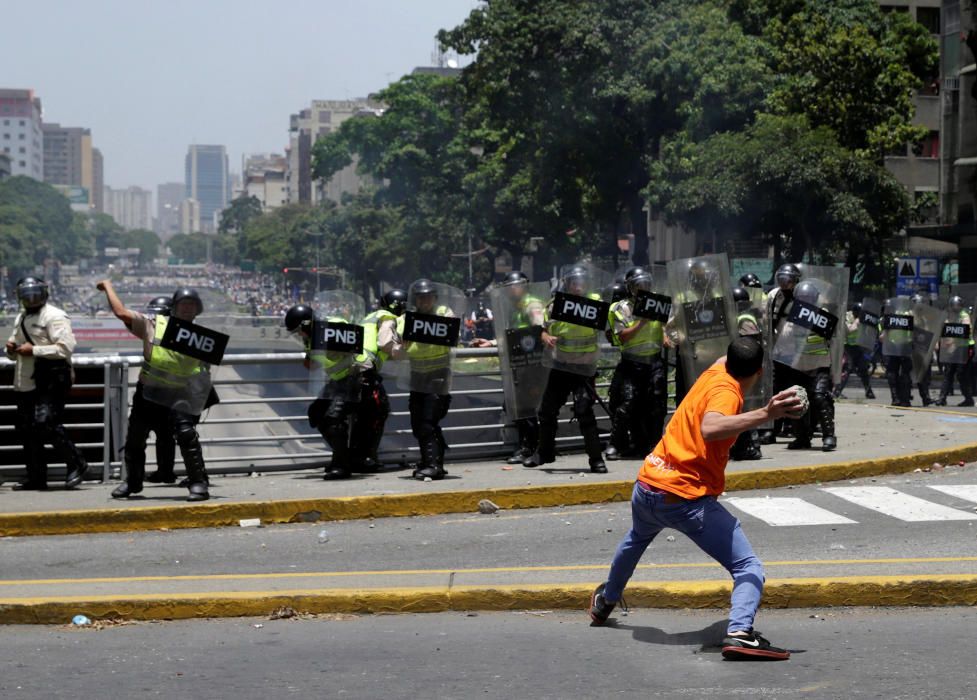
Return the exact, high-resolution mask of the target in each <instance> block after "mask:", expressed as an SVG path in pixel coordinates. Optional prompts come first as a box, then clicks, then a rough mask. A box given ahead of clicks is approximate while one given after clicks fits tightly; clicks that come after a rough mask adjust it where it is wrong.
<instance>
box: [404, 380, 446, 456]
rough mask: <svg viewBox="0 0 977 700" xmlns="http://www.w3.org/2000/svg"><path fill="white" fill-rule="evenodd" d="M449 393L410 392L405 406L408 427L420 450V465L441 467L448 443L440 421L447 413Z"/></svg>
mask: <svg viewBox="0 0 977 700" xmlns="http://www.w3.org/2000/svg"><path fill="white" fill-rule="evenodd" d="M450 406H451V394H430V393H426V392H422V391H412V392H410V397H409V398H408V400H407V408H408V409H409V410H410V429H411V432H412V433H413V434H414V437H415V438H416V439H417V446H418V447H419V448H420V450H421V466H422V467H435V468H438V467H443V466H444V451H445V450H446V449H447V447H448V443H447V442H446V441H445V439H444V434H443V433H442V432H441V421H442V420H443V419H444V417H445V416H446V415H448V408H449V407H450Z"/></svg>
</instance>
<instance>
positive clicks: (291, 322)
mask: <svg viewBox="0 0 977 700" xmlns="http://www.w3.org/2000/svg"><path fill="white" fill-rule="evenodd" d="M313 321H315V311H313V310H312V307H311V306H306V305H305V304H296V305H295V306H293V307H292V308H290V309H289V310H288V311H286V312H285V330H287V331H288V332H289V333H297V332H298V331H299V330H302V329H305V330H306V331H307V332H309V333H310V334H311V332H312V323H313Z"/></svg>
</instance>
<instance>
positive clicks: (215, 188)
mask: <svg viewBox="0 0 977 700" xmlns="http://www.w3.org/2000/svg"><path fill="white" fill-rule="evenodd" d="M185 194H186V198H187V199H195V200H196V201H197V202H199V204H200V225H201V227H202V228H201V229H200V230H202V231H204V232H207V233H214V232H215V231H216V230H217V224H216V218H217V216H218V215H219V214H220V212H221V211H223V210H224V209H225V208H226V207H227V205H228V203H229V202H230V201H231V179H230V176H229V174H228V168H227V150H226V149H225V148H224V147H223V146H198V145H193V146H190V147H189V148H188V149H187V157H186V191H185Z"/></svg>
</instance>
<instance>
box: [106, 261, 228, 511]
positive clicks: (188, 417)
mask: <svg viewBox="0 0 977 700" xmlns="http://www.w3.org/2000/svg"><path fill="white" fill-rule="evenodd" d="M96 287H97V288H98V289H99V290H101V291H103V292H105V296H106V299H107V300H108V302H109V306H110V307H111V309H112V313H114V314H115V316H116V318H118V319H119V320H120V321H122V322H123V323H124V324H125V325H126V327H127V328H128V329H129V331H130V332H131V333H132V334H133V335H134V336H136V337H137V338H140V339H141V340H142V341H143V366H142V370H141V371H140V372H139V380H138V382H137V384H136V392H135V394H134V395H133V397H132V410H131V411H130V412H129V428H128V432H127V434H126V444H125V465H126V480H125V481H124V482H122V484H120V485H119V486H118V487H117V488H116V489H115V490H114V491H112V497H113V498H128V497H129V496H133V495H135V494H137V493H139V492H141V491H142V489H143V481H144V479H145V472H146V440H147V438H148V437H149V433H150V432H151V431H153V430H154V429H155V428H156V427H157V426H162V425H168V426H169V432H170V434H172V435H173V437H174V438H175V440H176V443H177V445H179V447H180V454H181V455H182V456H183V464H184V466H185V467H186V470H187V488H188V490H189V495H188V496H187V500H188V501H205V500H207V499H208V498H210V491H209V489H208V485H209V480H208V478H207V469H206V465H205V463H204V453H203V448H202V447H201V446H200V436H199V435H198V433H197V423H199V421H200V410H202V409H204V408H207V407H208V406H209V405H211V404H213V403H216V394H215V393H214V391H213V387H212V386H211V383H210V381H209V378H207V381H201V380H200V377H205V378H206V369H207V368H206V367H205V366H204V363H202V362H200V361H198V360H196V359H195V358H192V357H189V356H187V355H183V354H181V353H178V352H175V351H173V350H166V349H164V348H163V347H162V346H161V345H159V344H158V343H154V340H156V339H158V338H162V337H163V335H164V333H165V331H166V327H167V325H168V322H169V319H170V318H176V319H179V320H180V321H186V322H192V321H193V320H194V319H195V318H196V317H197V316H199V315H200V314H201V313H203V310H204V304H203V301H202V300H201V298H200V295H199V294H198V293H197V291H196V290H194V289H191V288H189V287H181V288H179V289H177V290H176V291H175V292H174V293H173V296H172V297H171V298H170V303H171V310H170V316H163V315H156V316H153V317H146V316H144V315H143V314H141V313H139V312H138V311H133V310H132V309H129V308H126V306H125V305H124V304H123V303H122V301H121V300H120V299H119V297H118V295H117V294H116V293H115V289H114V288H113V287H112V283H111V281H110V280H102V281H101V282H99V283H98V284H97V285H96ZM188 387H191V388H188ZM188 391H189V392H192V393H190V394H188V393H187V392H188ZM198 391H199V392H200V393H199V395H198V394H197V393H196V392H198ZM188 397H189V400H188Z"/></svg>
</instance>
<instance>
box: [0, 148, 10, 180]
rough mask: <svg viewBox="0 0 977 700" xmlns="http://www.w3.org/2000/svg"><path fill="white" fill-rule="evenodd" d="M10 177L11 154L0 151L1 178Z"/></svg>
mask: <svg viewBox="0 0 977 700" xmlns="http://www.w3.org/2000/svg"><path fill="white" fill-rule="evenodd" d="M5 177H10V156H8V155H7V154H6V153H0V180H2V179H4V178H5Z"/></svg>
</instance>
